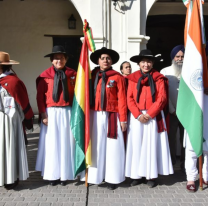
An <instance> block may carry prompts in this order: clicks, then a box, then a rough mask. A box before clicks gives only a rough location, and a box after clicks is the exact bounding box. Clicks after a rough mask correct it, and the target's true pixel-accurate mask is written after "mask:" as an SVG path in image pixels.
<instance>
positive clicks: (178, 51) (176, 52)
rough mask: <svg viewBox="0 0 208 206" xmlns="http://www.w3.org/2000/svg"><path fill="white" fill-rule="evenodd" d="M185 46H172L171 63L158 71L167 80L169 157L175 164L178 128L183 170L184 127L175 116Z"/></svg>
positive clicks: (182, 167) (182, 168)
mask: <svg viewBox="0 0 208 206" xmlns="http://www.w3.org/2000/svg"><path fill="white" fill-rule="evenodd" d="M184 51H185V48H184V46H183V45H178V46H176V47H174V48H173V49H172V51H171V53H170V57H171V60H172V64H171V66H169V67H166V68H164V69H162V70H161V71H160V73H161V74H163V75H164V76H166V77H167V78H168V80H169V113H170V129H169V134H168V136H169V145H170V152H171V159H172V163H173V165H174V164H176V136H177V129H178V128H179V130H180V143H181V157H180V161H181V164H180V167H181V170H182V171H184V161H185V149H184V148H183V134H184V128H183V126H182V124H181V123H180V121H179V120H178V118H177V116H176V105H177V98H178V89H179V83H180V78H181V71H182V65H183V58H184Z"/></svg>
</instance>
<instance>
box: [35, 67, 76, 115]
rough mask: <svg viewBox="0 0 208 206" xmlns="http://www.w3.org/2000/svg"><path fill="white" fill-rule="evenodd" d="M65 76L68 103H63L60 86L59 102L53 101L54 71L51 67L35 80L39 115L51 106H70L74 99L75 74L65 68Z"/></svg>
mask: <svg viewBox="0 0 208 206" xmlns="http://www.w3.org/2000/svg"><path fill="white" fill-rule="evenodd" d="M65 74H66V76H67V83H68V91H69V102H65V101H64V99H63V90H62V87H61V84H59V101H58V102H54V101H53V97H52V96H53V95H52V94H53V82H54V75H55V70H54V68H53V66H52V67H50V68H48V69H47V70H45V71H44V72H43V73H42V74H41V75H40V76H39V77H38V78H37V80H36V85H37V104H38V110H39V113H44V112H46V108H47V107H53V106H72V101H73V97H74V87H75V81H76V72H75V71H74V70H73V69H70V68H68V67H66V71H65Z"/></svg>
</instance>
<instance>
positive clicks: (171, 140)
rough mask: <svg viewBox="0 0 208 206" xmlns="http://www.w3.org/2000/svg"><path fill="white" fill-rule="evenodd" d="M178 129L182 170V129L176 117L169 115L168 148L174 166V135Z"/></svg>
mask: <svg viewBox="0 0 208 206" xmlns="http://www.w3.org/2000/svg"><path fill="white" fill-rule="evenodd" d="M178 128H179V131H180V144H181V157H180V162H181V164H180V167H181V169H184V163H185V148H183V135H184V128H183V126H182V124H181V123H180V121H179V120H178V118H177V116H175V115H172V114H170V128H169V134H168V139H169V146H170V154H171V160H172V164H173V165H175V164H176V134H177V129H178Z"/></svg>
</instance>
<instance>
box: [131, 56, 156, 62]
mask: <svg viewBox="0 0 208 206" xmlns="http://www.w3.org/2000/svg"><path fill="white" fill-rule="evenodd" d="M142 59H149V60H152V61H155V60H156V57H154V56H150V55H145V56H141V55H136V56H133V57H131V58H130V61H132V62H135V63H139V62H140V61H141V60H142Z"/></svg>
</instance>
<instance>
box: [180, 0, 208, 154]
mask: <svg viewBox="0 0 208 206" xmlns="http://www.w3.org/2000/svg"><path fill="white" fill-rule="evenodd" d="M183 2H184V4H185V5H186V7H187V14H186V25H185V32H184V36H185V47H186V50H185V56H184V62H183V68H182V74H181V80H180V86H179V94H178V102H177V110H176V113H177V116H178V118H179V120H180V122H181V123H182V125H183V126H184V128H185V130H186V132H185V135H187V138H189V140H190V143H191V145H192V147H193V150H194V151H195V153H196V155H197V156H198V157H199V156H201V155H202V144H203V135H204V134H203V132H204V128H203V126H204V122H205V119H206V116H207V114H205V112H206V111H205V110H206V108H205V107H207V105H204V103H205V102H206V101H207V100H208V99H207V98H208V96H207V95H204V88H205V87H206V88H207V87H208V74H207V63H206V54H205V43H206V40H205V33H204V21H203V8H202V4H203V3H204V1H203V0H194V1H192V0H183ZM204 106H205V107H204Z"/></svg>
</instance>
